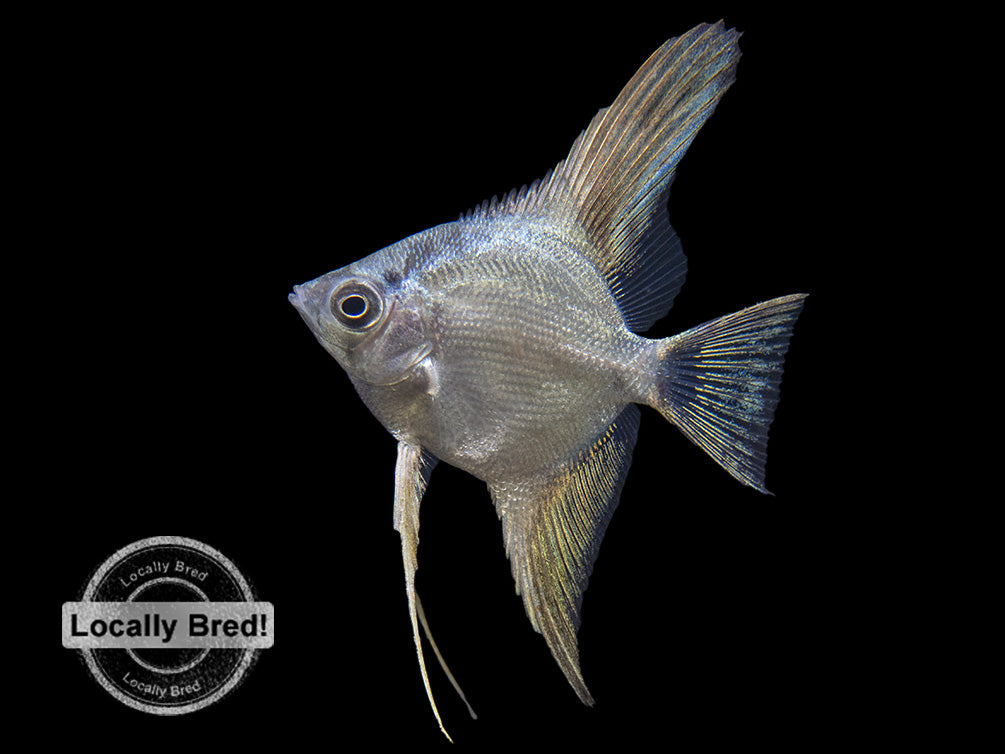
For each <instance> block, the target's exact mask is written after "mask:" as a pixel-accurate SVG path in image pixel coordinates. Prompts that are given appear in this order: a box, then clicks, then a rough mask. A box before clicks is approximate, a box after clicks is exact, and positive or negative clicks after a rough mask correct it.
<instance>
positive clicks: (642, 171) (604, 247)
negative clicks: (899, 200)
mask: <svg viewBox="0 0 1005 754" xmlns="http://www.w3.org/2000/svg"><path fill="white" fill-rule="evenodd" d="M738 37H739V35H738V33H737V32H735V30H727V29H725V28H723V26H722V24H721V22H720V23H719V24H715V25H702V26H699V27H696V28H695V29H692V30H691V31H690V32H688V33H687V34H685V35H683V36H681V37H679V38H677V39H673V40H670V41H668V42H667V43H666V44H664V45H663V46H662V47H661V48H660V49H659V50H658V51H657V52H656V53H654V54H653V56H652V57H651V58H650V59H649V61H647V62H646V64H645V65H643V67H642V68H641V69H640V71H639V72H638V73H637V74H636V75H635V77H634V78H633V79H632V81H631V82H629V84H628V85H627V86H626V87H625V89H624V90H623V91H622V93H621V94H620V95H619V96H618V98H617V100H616V101H615V102H614V104H612V105H611V107H609V108H606V109H604V110H601V111H600V112H599V113H598V114H597V116H596V117H595V118H594V119H593V121H592V122H591V124H590V126H589V127H588V128H587V129H586V130H585V131H584V132H583V134H581V135H580V137H579V138H578V139H577V140H576V142H575V143H574V145H573V147H572V149H571V151H570V153H569V155H568V156H567V157H566V159H565V160H564V161H563V162H561V163H559V164H558V165H557V166H556V167H555V168H554V169H553V170H552V171H551V172H549V173H548V174H547V175H546V176H545V178H543V179H542V180H540V181H537V182H535V183H534V184H532V185H531V186H529V187H524V188H523V189H521V190H520V191H514V192H511V193H510V195H509V196H507V197H505V198H503V199H502V200H495V199H494V200H491V201H490V202H486V203H485V204H483V205H482V206H481V207H479V208H476V209H475V210H472V211H470V212H468V213H467V214H465V215H463V216H461V218H460V219H459V220H458V221H457V222H453V223H447V224H443V225H439V226H436V227H433V228H430V229H429V230H426V231H423V232H421V233H418V234H416V235H414V236H411V237H409V238H406V239H404V240H402V241H399V242H398V243H396V244H393V245H391V246H389V247H387V248H385V249H382V250H380V251H378V252H376V253H373V254H371V255H369V256H367V257H365V258H363V259H360V260H359V261H357V262H354V263H352V264H350V265H348V266H346V267H343V268H341V269H338V270H335V271H332V272H329V273H327V274H326V275H322V276H321V277H319V278H317V279H316V280H313V281H310V282H308V283H305V284H303V285H301V286H296V287H295V288H294V292H293V293H292V294H291V295H290V300H291V302H292V303H293V305H294V306H295V307H296V308H297V310H298V311H299V312H300V314H301V316H302V317H303V319H304V321H305V322H306V323H307V325H308V326H309V327H310V328H311V330H312V332H313V333H314V334H315V336H316V337H317V339H318V341H319V342H320V343H321V344H322V345H323V346H324V347H325V348H326V349H327V350H328V351H329V353H330V354H331V355H332V356H333V357H334V358H335V359H336V360H337V361H338V362H339V364H341V366H342V367H343V368H344V369H345V370H346V372H347V373H348V375H349V377H350V379H351V380H352V382H353V384H354V386H355V388H356V390H357V392H358V393H359V395H360V397H361V398H362V399H363V401H364V402H365V403H366V405H367V406H368V407H369V409H370V410H371V412H372V413H373V414H374V415H375V416H376V417H377V418H378V419H379V420H380V421H381V423H382V424H383V425H384V426H385V427H386V428H387V429H388V431H390V432H391V433H392V434H393V435H394V437H395V438H397V440H398V443H399V446H398V462H397V467H396V471H395V500H394V523H395V528H396V529H397V530H398V531H399V533H400V534H401V538H402V553H403V558H404V563H405V579H406V591H407V593H408V597H409V606H410V612H411V616H412V625H413V636H414V640H415V644H416V651H417V653H418V656H419V661H420V669H421V672H422V675H423V680H424V682H425V684H426V690H427V694H428V695H429V698H430V702H431V703H432V706H433V711H434V713H435V715H436V717H437V720H439V713H438V711H437V709H436V705H435V703H433V699H432V694H431V691H430V688H429V684H428V678H427V677H426V670H425V664H424V660H423V651H422V643H421V641H420V637H419V629H418V624H419V622H420V621H421V622H422V624H423V625H424V624H425V619H424V615H423V614H422V607H421V603H420V602H419V600H418V597H417V595H416V594H415V590H414V574H415V569H416V567H417V562H416V548H417V544H418V510H419V503H420V501H421V498H422V494H423V492H424V490H425V488H426V485H427V484H428V481H429V478H430V474H431V472H432V470H433V467H434V466H435V464H436V463H437V462H438V461H444V462H446V463H449V464H451V465H454V466H457V467H459V468H461V469H463V470H465V471H467V472H469V473H471V474H473V475H474V476H475V477H477V478H479V479H481V480H483V481H485V482H486V484H487V486H488V489H489V491H490V493H491V496H492V500H493V502H494V504H495V507H496V511H497V513H498V515H499V517H500V520H501V522H502V526H503V536H504V541H505V544H506V552H507V556H508V557H509V560H510V563H511V567H512V571H513V576H514V579H515V582H516V588H517V592H518V593H519V594H521V595H522V597H523V601H524V606H525V609H526V611H527V614H528V616H529V618H530V620H531V623H532V625H533V626H534V628H535V629H536V630H537V631H539V632H540V633H541V634H542V635H543V636H544V637H545V639H546V641H547V642H548V645H549V647H550V649H551V651H552V654H553V656H554V657H555V659H556V661H557V662H558V664H559V666H560V667H561V669H562V670H563V672H564V673H565V675H566V677H567V679H568V680H569V682H570V684H571V685H572V687H573V688H574V690H575V691H576V693H577V694H578V695H579V697H580V698H581V699H582V700H583V701H584V702H585V703H587V704H592V703H593V699H592V696H591V695H590V692H589V690H588V689H587V687H586V684H585V682H584V681H583V678H582V674H581V672H580V668H579V658H578V649H577V645H576V632H577V630H578V627H579V615H580V607H581V602H582V596H583V591H584V590H585V589H586V585H587V582H588V579H589V574H590V571H591V570H592V566H593V562H594V560H595V558H596V555H597V550H598V547H599V545H600V541H601V539H602V538H603V534H604V531H605V529H606V526H607V522H608V521H609V520H610V516H611V514H612V513H613V510H614V508H615V507H616V505H617V502H618V498H619V496H620V493H621V488H622V485H623V483H624V479H625V476H626V474H627V471H628V467H629V465H630V463H631V454H632V449H633V448H634V445H635V440H636V435H637V430H638V424H639V409H638V408H637V406H638V405H645V406H649V407H652V408H654V409H655V410H656V411H658V412H659V413H660V414H661V415H663V416H664V417H665V418H666V419H668V420H669V421H671V422H672V423H674V424H675V425H676V426H677V427H678V428H680V429H681V431H682V432H684V434H685V435H687V436H688V437H689V438H690V439H691V440H693V441H694V442H695V443H696V444H697V445H699V446H700V447H702V448H703V449H704V450H705V451H706V452H708V453H709V454H710V455H711V456H712V457H713V458H714V459H715V460H716V461H717V462H718V463H720V465H722V466H723V467H724V468H725V469H726V470H727V471H728V472H729V473H730V474H732V475H733V476H734V477H736V478H737V479H738V480H740V481H741V482H743V483H744V484H747V485H749V486H752V487H754V488H755V489H759V490H761V491H763V492H767V490H766V489H765V488H764V485H763V479H764V463H765V450H766V445H767V431H768V426H769V425H770V423H771V419H772V416H773V413H774V408H775V405H776V403H777V399H778V384H779V382H780V379H781V373H782V362H783V358H784V354H785V351H786V349H787V346H788V342H789V338H790V336H791V330H792V326H793V324H794V322H795V320H796V318H797V317H798V314H799V312H800V310H801V307H802V304H803V299H804V298H805V297H804V296H803V295H801V294H795V295H791V296H784V297H781V298H778V299H773V300H771V301H767V302H764V303H761V304H758V305H756V306H752V307H749V308H748V309H744V310H742V311H739V312H736V313H734V314H730V315H726V316H724V317H721V318H719V319H717V320H713V321H712V322H709V323H706V324H704V325H701V326H699V327H696V328H693V329H692V330H688V331H687V332H684V333H681V334H680V335H677V336H674V337H671V338H665V339H649V338H645V337H643V336H642V335H640V334H639V333H641V332H644V331H645V330H646V329H648V328H649V327H650V326H651V325H652V324H653V323H654V322H655V321H656V320H657V319H659V318H660V317H662V316H664V315H665V314H666V312H667V311H668V310H669V309H670V306H671V305H672V303H673V299H674V297H675V296H676V294H677V292H678V291H679V290H680V287H681V285H682V284H683V281H684V276H685V273H686V259H685V257H684V253H683V251H682V249H681V244H680V241H679V240H678V238H677V236H676V233H674V231H673V229H672V228H671V227H670V225H669V219H668V217H667V211H666V200H667V195H668V190H669V186H670V183H671V181H672V179H673V175H674V169H675V167H676V165H677V162H678V161H679V159H680V158H681V156H683V154H684V152H685V151H686V149H687V146H688V145H689V144H690V142H691V140H692V139H693V138H694V136H695V134H696V133H697V131H698V129H699V128H700V126H701V124H702V123H704V121H705V119H706V118H707V117H708V116H709V115H710V114H711V112H712V110H713V109H714V107H715V104H716V103H717V102H718V100H719V98H720V97H721V96H722V94H723V92H724V91H725V90H726V88H728V87H729V85H730V84H731V83H732V81H733V79H734V76H735V68H736V64H737V61H738V60H739V49H738V45H737V40H738ZM430 640H431V637H430ZM433 646H434V648H435V644H434V645H433ZM437 655H438V656H439V652H438V650H437ZM441 664H442V660H441ZM444 670H446V667H445V664H444ZM447 673H448V675H449V671H447ZM451 680H452V681H453V678H452V676H451ZM455 685H456V684H455ZM458 691H459V688H458ZM462 696H463V695H462ZM441 728H442V723H441ZM444 732H446V731H444Z"/></svg>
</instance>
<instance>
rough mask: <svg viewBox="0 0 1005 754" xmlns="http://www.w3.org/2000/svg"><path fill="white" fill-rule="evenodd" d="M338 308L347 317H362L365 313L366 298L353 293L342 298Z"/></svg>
mask: <svg viewBox="0 0 1005 754" xmlns="http://www.w3.org/2000/svg"><path fill="white" fill-rule="evenodd" d="M339 308H340V309H342V313H343V314H344V315H345V316H347V317H353V318H356V317H362V316H363V315H364V314H366V310H367V303H366V299H365V298H363V297H362V296H360V295H359V294H355V293H354V294H352V295H351V296H346V297H345V298H344V299H342V302H341V303H340V304H339Z"/></svg>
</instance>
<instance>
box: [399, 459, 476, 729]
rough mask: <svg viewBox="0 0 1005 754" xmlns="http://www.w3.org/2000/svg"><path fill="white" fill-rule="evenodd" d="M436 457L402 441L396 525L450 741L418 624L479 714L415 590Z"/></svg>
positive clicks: (411, 604)
mask: <svg viewBox="0 0 1005 754" xmlns="http://www.w3.org/2000/svg"><path fill="white" fill-rule="evenodd" d="M436 463H437V459H436V458H434V457H433V456H431V455H429V454H428V453H424V452H423V451H422V450H421V449H420V448H417V447H415V446H412V445H408V444H406V443H403V442H400V443H398V463H397V465H396V466H395V469H394V528H395V531H397V532H398V534H399V535H400V536H401V557H402V560H403V562H404V565H405V594H406V595H407V596H408V612H409V617H410V618H411V619H412V636H413V638H414V639H415V653H416V655H417V656H418V658H419V671H420V672H421V673H422V683H423V685H424V686H425V687H426V696H427V697H429V704H430V706H431V707H432V708H433V715H434V716H435V717H436V722H437V723H438V724H439V726H440V730H441V731H443V735H445V736H446V737H447V739H449V740H450V741H451V742H452V741H453V739H451V738H450V734H449V733H447V730H446V728H444V727H443V721H442V720H441V719H440V712H439V710H438V709H437V708H436V702H435V701H434V700H433V691H432V689H431V688H430V686H429V676H428V675H427V674H426V661H425V658H424V657H423V655H422V640H421V639H420V637H419V624H420V623H421V625H422V629H423V631H425V634H426V638H427V639H429V643H430V645H431V646H432V648H433V652H434V654H435V655H436V659H437V660H439V662H440V666H441V667H442V668H443V672H444V673H446V674H447V678H449V679H450V683H451V684H452V685H453V687H454V689H455V690H456V691H457V694H458V695H459V696H460V697H461V700H462V701H463V702H464V704H465V705H467V708H468V712H469V713H470V714H471V717H473V718H474V717H476V715H475V712H474V710H473V709H471V705H470V704H468V700H467V699H465V698H464V692H462V691H461V687H460V686H459V685H458V684H457V681H455V680H454V676H453V674H452V673H451V672H450V669H449V668H448V667H447V664H446V662H445V661H444V659H443V656H442V655H441V654H440V650H439V648H438V647H437V646H436V642H434V641H433V635H432V633H431V632H430V630H429V624H428V623H427V622H426V615H425V613H424V611H423V609H422V603H421V602H420V601H419V595H418V594H416V592H415V571H416V569H417V568H418V560H417V551H418V547H419V503H420V502H421V501H422V495H423V493H424V492H425V491H426V485H428V484H429V475H430V474H431V473H432V471H433V467H434V466H436Z"/></svg>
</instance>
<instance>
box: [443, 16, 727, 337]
mask: <svg viewBox="0 0 1005 754" xmlns="http://www.w3.org/2000/svg"><path fill="white" fill-rule="evenodd" d="M739 37H740V34H739V32H737V31H736V30H735V29H725V28H724V27H723V24H722V22H721V21H720V22H718V23H716V24H711V25H710V24H702V25H699V26H696V27H695V28H693V29H691V30H690V31H689V32H687V33H686V34H684V35H682V36H680V37H677V38H675V39H671V40H669V41H667V42H666V43H664V44H663V45H662V46H661V47H660V48H659V49H658V50H657V51H656V52H654V53H653V54H652V55H651V56H650V57H649V59H648V60H647V61H646V62H645V63H644V64H643V65H642V67H641V68H640V69H639V70H638V72H637V73H636V74H635V76H633V77H632V80H631V81H629V82H628V84H627V86H625V88H624V89H622V91H621V93H620V94H619V95H618V97H617V98H616V99H615V101H614V103H613V104H612V105H611V106H610V107H608V108H605V109H603V110H601V111H600V112H598V113H597V114H596V116H594V118H593V120H592V121H591V123H590V125H589V126H588V127H587V129H586V130H585V131H583V133H581V134H580V135H579V137H578V138H577V139H576V141H575V143H574V144H573V145H572V149H571V150H570V151H569V155H568V157H566V158H565V160H563V161H562V162H560V163H559V164H558V165H557V166H556V167H555V168H554V169H553V170H552V171H550V172H549V173H548V174H547V175H546V176H545V177H544V178H543V179H542V180H540V181H535V182H534V183H533V184H531V185H530V186H525V187H523V188H522V189H520V190H519V191H517V190H514V191H511V192H510V193H509V195H508V196H506V197H505V198H503V199H502V200H497V199H495V198H493V199H491V200H490V201H488V202H485V203H483V204H482V205H481V206H480V207H479V208H477V209H475V210H472V211H471V212H469V213H467V214H466V215H464V216H463V217H462V219H474V218H486V217H496V216H501V215H518V216H526V217H532V216H536V217H547V218H549V219H550V220H552V221H555V222H559V223H574V224H576V225H578V226H579V227H580V228H581V229H582V230H583V231H585V233H586V236H587V238H588V240H589V243H590V248H588V249H585V250H584V251H585V253H586V254H587V255H588V256H589V257H590V259H591V261H592V262H593V263H594V264H596V266H597V268H598V269H599V270H600V272H601V274H603V275H604V277H605V278H606V280H607V282H608V285H610V288H611V291H612V292H613V293H614V295H615V297H616V298H617V301H618V305H619V307H620V308H621V312H622V314H623V315H624V317H625V321H626V323H627V325H628V327H629V329H631V330H633V331H636V332H641V331H643V330H646V329H648V328H649V327H650V326H651V325H652V324H653V322H655V321H656V320H657V319H659V318H660V317H662V316H664V315H665V314H666V313H667V312H668V311H669V310H670V307H671V306H672V304H673V300H674V297H675V296H676V295H677V292H678V291H679V290H680V287H681V285H683V283H684V276H685V274H686V272H687V260H686V259H685V257H684V252H683V251H682V249H681V245H680V240H679V239H678V238H677V234H676V233H675V232H674V230H673V228H671V227H670V220H669V217H668V215H667V212H666V200H667V195H668V192H669V189H670V184H671V182H672V181H673V177H674V170H675V169H676V166H677V163H678V161H679V160H680V158H681V157H682V156H683V155H684V152H685V151H687V148H688V146H689V145H690V144H691V141H692V139H694V137H695V134H697V132H698V129H699V128H701V126H702V124H703V123H704V122H705V120H706V119H707V118H708V116H709V115H711V114H712V111H713V110H714V109H715V106H716V103H717V102H718V101H719V98H720V97H721V96H722V94H723V93H724V92H725V91H726V89H727V88H728V87H729V85H730V84H732V82H733V80H734V78H735V74H736V65H737V62H738V61H739V59H740V50H739V46H738V44H737V41H738V39H739Z"/></svg>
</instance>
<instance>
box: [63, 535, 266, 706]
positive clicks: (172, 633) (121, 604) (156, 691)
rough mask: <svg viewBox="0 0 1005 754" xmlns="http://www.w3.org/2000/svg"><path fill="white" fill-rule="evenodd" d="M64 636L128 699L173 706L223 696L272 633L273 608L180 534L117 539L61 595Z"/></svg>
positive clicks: (209, 551)
mask: <svg viewBox="0 0 1005 754" xmlns="http://www.w3.org/2000/svg"><path fill="white" fill-rule="evenodd" d="M62 630H63V646H64V647H66V648H68V649H76V650H79V651H80V652H81V653H82V655H83V658H84V661H85V663H86V665H87V667H88V668H89V670H90V671H91V674H92V675H93V676H94V678H95V679H96V680H97V681H98V683H100V684H101V685H102V686H103V687H104V688H105V689H106V690H107V691H108V692H109V693H110V694H111V695H112V696H114V697H115V698H116V699H118V700H119V701H121V702H122V703H124V704H127V705H128V706H130V707H133V708H135V709H139V710H142V711H144V712H151V713H154V714H158V715H180V714H184V713H186V712H192V711H194V710H197V709H201V708H203V707H206V706H207V705H210V704H212V703H213V702H216V701H218V700H219V699H221V698H223V697H224V696H226V695H227V694H228V693H230V692H231V691H232V690H233V689H234V688H236V687H237V686H238V685H239V684H240V683H241V682H242V681H243V680H244V678H245V677H246V675H247V673H248V671H249V670H250V669H251V667H252V665H254V663H255V661H256V660H257V658H258V653H259V651H260V650H262V649H267V648H269V647H271V646H272V645H273V642H274V641H275V611H274V608H273V606H272V603H270V602H259V601H257V600H256V599H255V596H254V594H253V592H252V589H251V586H250V585H249V584H248V581H247V580H246V579H245V578H244V576H243V575H242V574H241V573H240V572H239V571H238V570H237V568H236V567H235V566H234V564H233V563H232V562H231V561H230V560H228V559H227V558H226V557H224V556H223V555H222V554H221V553H219V552H218V551H217V550H215V549H213V548H212V547H209V546H207V545H204V544H203V543H201V542H197V541H196V540H194V539H187V538H185V537H152V538H150V539H144V540H141V541H139V542H135V543H133V544H131V545H129V546H128V547H124V548H122V549H121V550H119V551H118V552H116V553H115V554H114V555H112V556H111V557H110V558H109V559H108V560H106V561H105V562H104V563H102V564H101V566H100V567H99V568H98V569H97V571H96V572H95V573H94V576H92V577H91V580H90V582H89V583H88V584H87V587H86V588H85V589H84V593H83V595H82V597H81V599H80V601H79V602H65V603H63V627H62Z"/></svg>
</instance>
